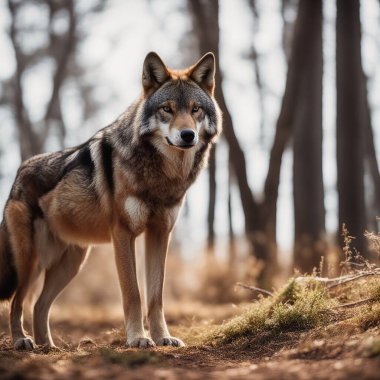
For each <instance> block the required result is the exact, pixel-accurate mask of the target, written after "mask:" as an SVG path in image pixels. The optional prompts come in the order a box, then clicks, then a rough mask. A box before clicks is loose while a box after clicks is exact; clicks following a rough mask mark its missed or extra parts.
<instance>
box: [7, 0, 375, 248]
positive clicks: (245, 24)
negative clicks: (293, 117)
mask: <svg viewBox="0 0 380 380" xmlns="http://www.w3.org/2000/svg"><path fill="white" fill-rule="evenodd" d="M149 3H150V4H151V6H149ZM181 3H182V4H183V6H184V2H179V1H176V0H166V1H148V0H142V1H135V0H123V1H121V0H113V1H110V4H109V6H108V8H107V10H106V11H104V12H103V13H101V14H99V15H96V16H91V17H89V18H88V19H87V21H86V26H85V30H86V32H87V33H88V36H87V38H86V40H85V42H84V43H83V44H82V45H81V48H80V51H79V53H80V57H81V60H82V62H83V63H84V64H85V65H86V66H88V71H87V73H86V74H85V78H86V80H87V81H88V82H89V83H96V84H97V90H96V96H97V99H98V100H99V101H100V102H101V104H104V107H102V108H101V109H100V110H99V112H98V114H97V115H96V118H93V119H91V120H89V121H88V122H87V123H86V124H84V125H80V118H81V115H80V107H78V104H80V99H79V97H78V93H77V90H76V88H75V85H74V84H68V85H67V86H66V88H65V90H64V94H63V95H64V96H63V98H64V115H65V119H66V124H67V125H68V127H69V131H68V136H67V141H66V144H67V145H68V146H70V145H74V144H77V143H78V142H80V141H83V140H84V139H86V138H88V137H90V136H91V135H92V134H93V133H95V132H96V130H97V129H99V128H101V127H103V126H105V125H107V124H109V123H110V122H111V121H112V120H114V119H115V118H116V117H117V116H118V115H119V114H120V113H121V112H123V110H125V109H126V108H127V106H128V105H129V104H130V103H131V102H132V101H133V100H134V99H135V98H136V97H137V95H138V93H139V91H140V76H141V66H142V62H143V59H144V57H145V55H146V53H147V52H149V51H151V50H154V51H157V52H158V53H159V54H160V56H161V57H162V58H163V59H164V61H165V62H166V63H167V64H168V65H169V66H171V67H173V68H179V67H180V66H181V65H182V64H183V63H184V62H183V60H184V57H187V56H188V50H187V47H186V46H184V45H183V43H182V42H181V39H182V37H183V35H185V34H186V33H189V30H190V27H191V23H190V20H189V18H188V16H187V15H186V13H183V12H181V9H180V8H181V7H182V6H179V4H181ZM76 4H79V6H85V4H86V2H83V1H82V2H76ZM279 4H280V1H278V0H269V1H268V0H266V1H265V0H261V1H258V7H259V10H260V23H259V25H256V26H255V25H254V24H253V18H252V14H251V11H250V9H249V8H248V6H247V2H246V1H245V0H234V1H231V0H221V1H220V27H221V52H220V65H221V67H222V70H223V72H224V77H225V83H224V90H225V96H226V99H227V102H228V106H229V108H230V111H231V113H232V116H233V121H234V125H235V129H236V133H237V135H238V138H239V140H240V143H241V145H242V146H243V148H244V150H245V152H246V159H247V164H248V175H249V181H250V184H251V186H252V189H253V190H254V192H255V194H256V196H258V197H259V196H260V191H261V189H262V186H263V181H264V178H265V175H266V171H267V166H268V147H269V145H270V144H271V141H272V137H273V133H274V125H275V122H276V119H277V116H278V112H279V106H280V101H281V97H282V94H283V91H284V85H285V73H286V64H285V60H284V56H283V52H282V48H281V32H282V20H281V17H280V13H279ZM324 13H325V23H324V57H325V67H324V109H323V111H324V146H323V149H324V177H325V189H326V210H327V216H326V217H327V219H326V221H327V228H328V230H329V231H330V232H333V231H334V230H335V228H336V227H337V220H336V219H337V217H336V209H337V199H336V193H335V181H336V172H335V171H336V169H335V163H334V154H335V141H334V124H335V82H334V81H335V67H334V56H335V35H334V23H335V2H333V1H328V0H327V1H325V7H324ZM22 18H23V19H24V21H25V22H26V23H30V24H32V25H33V24H34V25H36V24H37V25H41V23H42V22H43V21H44V17H43V15H42V14H41V11H39V12H35V10H34V8H33V7H32V6H30V7H29V9H28V11H27V12H25V13H24V14H23V15H22ZM362 23H363V35H364V38H363V60H364V67H365V70H366V72H367V74H369V75H370V77H371V78H372V80H371V82H370V101H371V105H372V108H373V110H374V112H373V125H374V130H375V134H376V142H377V147H378V148H379V149H378V153H380V128H379V125H380V103H379V100H378V99H380V96H379V88H380V68H379V65H378V62H379V54H380V47H379V43H378V41H380V38H379V35H380V29H379V25H380V12H379V3H378V1H377V0H363V1H362ZM8 26H9V15H8V11H7V9H6V4H5V2H1V3H0V52H1V64H0V80H1V79H4V78H7V77H9V75H11V73H12V72H13V70H14V58H13V52H12V48H11V46H10V43H9V40H8V37H7V35H6V32H5V31H6V28H7V27H8ZM56 27H57V28H64V27H65V25H64V23H62V22H61V23H57V25H56ZM254 27H256V28H257V32H256V34H255V36H256V37H255V41H254V42H255V46H256V49H257V50H258V53H259V55H260V67H261V74H262V77H263V82H264V85H265V87H266V89H267V91H266V95H265V110H266V114H265V126H266V130H265V136H264V137H265V139H264V141H265V143H266V146H262V144H261V142H260V133H259V124H260V118H261V115H260V111H259V107H258V94H257V91H256V87H255V77H254V71H253V65H252V62H250V60H249V59H247V58H244V57H245V56H247V54H248V53H249V50H250V47H251V44H252V36H253V30H254ZM24 42H25V44H26V45H25V46H32V45H33V46H34V45H36V44H41V43H43V42H44V41H43V36H41V34H38V33H37V32H36V33H32V34H31V35H28V36H25V41H24ZM197 59H198V57H195V56H194V57H193V61H196V60H197ZM185 63H186V64H189V63H192V62H185ZM51 72H52V67H51V63H50V62H44V63H43V64H41V65H39V66H37V67H35V68H34V70H33V71H31V72H30V73H28V74H27V75H26V76H25V78H24V83H25V85H26V88H27V91H26V94H25V102H26V104H27V105H28V106H29V109H31V110H32V111H31V115H30V116H31V118H32V119H33V120H38V119H39V118H40V117H41V115H42V113H43V110H44V107H45V105H46V102H47V99H48V97H49V94H50V91H51V80H50V75H51ZM0 119H1V124H0V125H1V126H0V128H1V130H0V132H1V133H0V139H1V140H0V149H1V151H2V161H1V162H0V165H1V173H2V175H3V178H2V179H1V181H0V208H1V209H2V208H3V205H4V203H5V200H6V197H7V195H8V193H9V189H10V186H11V182H12V181H13V178H14V175H15V172H16V170H17V167H18V165H19V153H18V146H17V143H16V138H15V130H14V129H13V127H12V118H11V115H10V114H8V113H6V112H4V111H1V110H0ZM54 149H56V144H55V142H54V139H51V141H50V144H49V150H54ZM226 153H227V149H226V144H225V143H224V142H223V141H222V142H221V143H220V144H219V149H218V155H217V159H218V203H217V217H216V231H217V235H218V237H220V238H221V239H220V240H221V241H223V240H225V237H226V234H227V228H228V226H227V204H226V199H227V155H226ZM379 159H380V157H379ZM291 176H292V157H291V153H290V152H287V153H286V154H285V157H284V161H283V170H282V174H281V186H280V196H279V205H278V206H279V207H278V241H279V245H280V248H281V249H282V250H283V251H289V250H290V248H291V245H292V240H293V209H292V178H291ZM207 197H208V190H207V173H206V172H204V173H203V174H202V175H201V177H200V178H199V180H198V181H197V183H196V184H195V185H194V186H193V187H192V188H191V190H190V191H189V194H188V203H189V220H188V221H185V220H184V218H182V219H181V220H180V222H179V223H178V226H177V229H178V233H179V236H183V235H182V234H183V233H186V236H188V237H189V238H191V242H192V244H191V245H189V244H183V248H184V249H185V253H186V252H188V253H193V252H194V251H197V250H200V249H201V248H202V247H203V244H204V240H205V237H206V234H207V231H206V223H205V221H206V213H207ZM233 205H234V215H233V220H234V224H235V229H236V232H238V233H243V218H242V211H241V207H240V201H239V198H238V194H237V192H235V194H234V198H233Z"/></svg>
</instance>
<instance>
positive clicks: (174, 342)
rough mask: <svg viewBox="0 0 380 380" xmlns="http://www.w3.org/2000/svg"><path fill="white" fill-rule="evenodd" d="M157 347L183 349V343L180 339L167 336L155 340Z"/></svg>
mask: <svg viewBox="0 0 380 380" xmlns="http://www.w3.org/2000/svg"><path fill="white" fill-rule="evenodd" d="M156 344H157V346H173V347H185V346H186V345H185V343H183V342H182V340H181V339H178V338H175V337H173V336H167V337H164V338H161V339H158V340H156Z"/></svg>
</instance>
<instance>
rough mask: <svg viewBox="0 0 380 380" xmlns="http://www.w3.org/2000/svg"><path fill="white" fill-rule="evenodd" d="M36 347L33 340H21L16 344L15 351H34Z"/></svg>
mask: <svg viewBox="0 0 380 380" xmlns="http://www.w3.org/2000/svg"><path fill="white" fill-rule="evenodd" d="M35 347H36V346H35V344H34V342H33V339H32V338H19V339H17V340H16V342H15V344H14V349H15V350H18V351H22V350H24V351H32V350H33V349H34V348H35Z"/></svg>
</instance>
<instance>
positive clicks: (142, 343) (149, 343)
mask: <svg viewBox="0 0 380 380" xmlns="http://www.w3.org/2000/svg"><path fill="white" fill-rule="evenodd" d="M128 345H129V347H136V348H150V347H154V346H155V345H156V344H155V343H154V342H153V340H152V339H150V338H136V339H133V340H132V341H131V342H128Z"/></svg>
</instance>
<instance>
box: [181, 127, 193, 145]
mask: <svg viewBox="0 0 380 380" xmlns="http://www.w3.org/2000/svg"><path fill="white" fill-rule="evenodd" d="M181 138H182V140H183V141H185V142H186V143H188V144H189V143H191V142H193V141H194V138H195V133H194V131H192V130H191V129H184V130H183V131H181Z"/></svg>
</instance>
